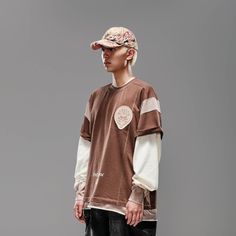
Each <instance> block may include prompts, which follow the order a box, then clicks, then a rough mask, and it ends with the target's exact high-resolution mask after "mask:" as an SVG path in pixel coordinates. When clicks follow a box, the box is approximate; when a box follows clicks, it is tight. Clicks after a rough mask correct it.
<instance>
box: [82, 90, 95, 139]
mask: <svg viewBox="0 0 236 236" xmlns="http://www.w3.org/2000/svg"><path fill="white" fill-rule="evenodd" d="M92 96H93V94H91V95H90V97H89V99H88V101H87V103H86V107H85V112H84V119H83V123H82V126H81V129H80V136H82V137H83V138H84V139H86V140H88V141H91V125H90V122H91V100H92Z"/></svg>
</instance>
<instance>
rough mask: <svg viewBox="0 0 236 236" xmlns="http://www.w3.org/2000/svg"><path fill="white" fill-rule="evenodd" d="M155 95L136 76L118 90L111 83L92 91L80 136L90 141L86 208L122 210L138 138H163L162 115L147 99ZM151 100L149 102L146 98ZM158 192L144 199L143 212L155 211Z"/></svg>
mask: <svg viewBox="0 0 236 236" xmlns="http://www.w3.org/2000/svg"><path fill="white" fill-rule="evenodd" d="M153 97H154V98H156V99H158V96H157V94H156V92H155V91H154V89H153V88H152V86H151V85H150V84H149V83H147V82H145V81H143V80H141V79H139V78H137V77H135V78H134V79H132V80H131V81H129V82H128V83H126V84H125V85H123V86H121V87H115V86H113V85H112V83H110V84H107V85H105V86H103V87H100V88H98V89H96V90H94V91H93V92H92V94H91V95H90V98H89V100H88V103H87V109H86V112H85V116H84V120H83V124H82V127H81V132H80V135H81V136H82V137H83V138H84V139H86V140H88V141H90V142H91V150H90V159H89V163H88V172H87V179H86V187H85V192H84V202H85V205H84V206H85V207H86V206H87V205H88V204H89V203H94V204H95V205H96V204H98V205H101V204H104V205H106V204H108V205H113V206H117V207H118V208H119V207H120V208H121V209H124V207H125V205H126V203H127V201H128V199H129V196H130V194H131V191H132V176H133V175H134V170H133V153H134V147H135V140H136V137H137V136H141V135H146V134H152V133H156V132H160V133H161V138H162V136H163V129H162V121H161V113H160V112H159V111H158V110H157V109H152V107H153V106H154V105H152V104H151V103H150V102H149V104H148V105H147V106H146V107H145V109H146V111H144V112H140V111H141V106H142V105H143V104H144V102H145V101H147V100H148V99H149V98H153ZM149 100H150V101H151V99H149ZM156 195H157V191H156V190H155V191H150V195H149V201H147V199H144V210H155V209H156V207H157V206H156Z"/></svg>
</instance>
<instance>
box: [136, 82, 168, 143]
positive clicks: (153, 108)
mask: <svg viewBox="0 0 236 236" xmlns="http://www.w3.org/2000/svg"><path fill="white" fill-rule="evenodd" d="M152 133H160V134H161V139H162V137H163V133H164V132H163V129H162V118H161V108H160V101H159V98H158V96H157V94H156V92H155V91H154V89H153V88H152V87H151V86H146V87H145V88H143V89H142V91H141V93H140V114H139V120H138V125H137V132H136V136H142V135H145V134H152Z"/></svg>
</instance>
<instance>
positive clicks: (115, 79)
mask: <svg viewBox="0 0 236 236" xmlns="http://www.w3.org/2000/svg"><path fill="white" fill-rule="evenodd" d="M133 77H134V75H133V73H132V71H120V72H116V73H113V74H112V84H113V85H114V86H115V87H120V86H122V85H124V84H126V83H127V82H128V81H129V80H131V79H133Z"/></svg>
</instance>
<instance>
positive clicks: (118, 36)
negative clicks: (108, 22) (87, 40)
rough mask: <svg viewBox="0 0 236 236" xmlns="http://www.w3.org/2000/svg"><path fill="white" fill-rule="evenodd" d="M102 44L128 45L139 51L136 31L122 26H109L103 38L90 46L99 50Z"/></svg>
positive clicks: (110, 46)
mask: <svg viewBox="0 0 236 236" xmlns="http://www.w3.org/2000/svg"><path fill="white" fill-rule="evenodd" d="M101 46H104V47H108V48H115V47H120V46H126V47H130V48H134V49H136V50H137V51H138V43H137V40H136V37H135V35H134V33H133V32H132V31H131V30H129V29H127V28H125V27H122V26H119V27H116V26H114V27H111V28H109V29H108V30H107V31H106V32H105V34H104V35H103V36H102V39H100V40H97V41H94V42H92V43H91V44H90V48H92V49H93V50H97V49H99V48H101Z"/></svg>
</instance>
